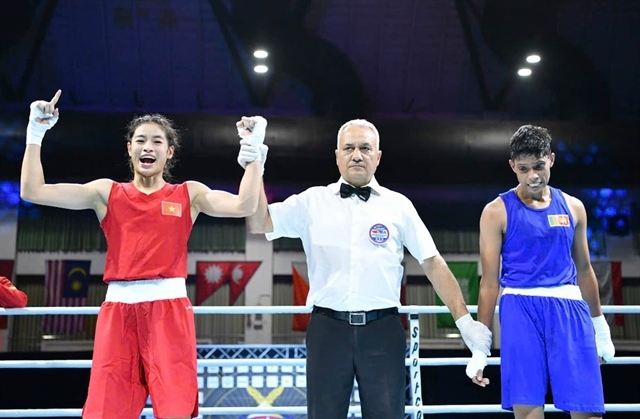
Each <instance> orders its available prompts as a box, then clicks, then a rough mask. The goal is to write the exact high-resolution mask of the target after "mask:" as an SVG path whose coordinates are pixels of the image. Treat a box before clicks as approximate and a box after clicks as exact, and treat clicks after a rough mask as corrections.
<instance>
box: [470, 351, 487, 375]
mask: <svg viewBox="0 0 640 419" xmlns="http://www.w3.org/2000/svg"><path fill="white" fill-rule="evenodd" d="M486 366H487V354H485V353H484V352H482V351H480V350H478V349H475V350H473V351H471V359H470V360H469V362H468V363H467V369H466V373H467V377H469V378H473V377H475V376H477V375H478V370H482V371H484V367H486Z"/></svg>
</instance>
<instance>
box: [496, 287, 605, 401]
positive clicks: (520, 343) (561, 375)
mask: <svg viewBox="0 0 640 419" xmlns="http://www.w3.org/2000/svg"><path fill="white" fill-rule="evenodd" d="M500 329H501V337H500V356H501V362H500V364H501V365H500V370H501V379H502V408H503V409H507V410H512V409H513V405H514V404H515V405H531V406H541V405H544V404H545V396H546V394H547V387H548V383H549V380H551V393H552V394H553V401H554V405H555V406H556V408H558V409H561V410H564V411H566V412H591V413H604V394H603V390H602V378H601V375H600V362H599V359H598V352H597V350H596V341H595V335H594V331H593V323H592V322H591V317H590V314H589V308H588V306H587V303H586V302H584V301H582V300H570V299H565V298H553V297H537V296H528V295H513V294H507V295H504V296H502V298H501V299H500Z"/></svg>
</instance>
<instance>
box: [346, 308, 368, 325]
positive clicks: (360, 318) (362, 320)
mask: <svg viewBox="0 0 640 419" xmlns="http://www.w3.org/2000/svg"><path fill="white" fill-rule="evenodd" d="M349 324H350V325H351V326H364V325H365V324H367V314H366V313H365V312H364V311H354V312H351V313H349Z"/></svg>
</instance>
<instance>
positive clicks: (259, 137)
mask: <svg viewBox="0 0 640 419" xmlns="http://www.w3.org/2000/svg"><path fill="white" fill-rule="evenodd" d="M249 119H251V120H253V122H254V124H253V126H252V127H246V126H244V125H236V128H237V129H238V135H239V136H240V138H242V139H243V140H248V141H249V144H251V145H253V146H258V145H260V144H262V143H263V142H264V137H265V135H266V132H267V120H266V119H264V118H263V117H261V116H252V117H250V118H249ZM245 129H248V130H250V131H251V134H248V135H243V132H244V130H245Z"/></svg>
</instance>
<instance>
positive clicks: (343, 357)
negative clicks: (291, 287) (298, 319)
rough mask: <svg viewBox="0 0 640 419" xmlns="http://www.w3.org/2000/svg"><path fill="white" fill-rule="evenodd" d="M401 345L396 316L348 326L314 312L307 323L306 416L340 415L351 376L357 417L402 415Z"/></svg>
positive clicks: (394, 418) (328, 418) (398, 418)
mask: <svg viewBox="0 0 640 419" xmlns="http://www.w3.org/2000/svg"><path fill="white" fill-rule="evenodd" d="M406 346H407V344H406V338H405V333H404V328H403V327H402V322H401V321H400V317H399V316H398V315H389V316H386V317H383V318H381V319H378V320H375V321H373V322H371V323H368V324H366V325H364V326H352V325H350V324H349V323H348V322H346V321H342V320H336V319H333V318H331V317H328V316H326V315H324V314H320V313H314V314H313V315H312V316H311V320H310V321H309V326H308V327H307V414H308V419H345V418H346V417H347V412H348V410H349V399H350V396H351V392H352V390H353V380H354V377H355V379H356V380H357V381H358V388H359V393H360V405H361V408H362V418H363V419H403V418H404V406H405V402H406V382H407V375H406V374H407V373H406V368H405V356H406V352H405V351H406Z"/></svg>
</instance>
